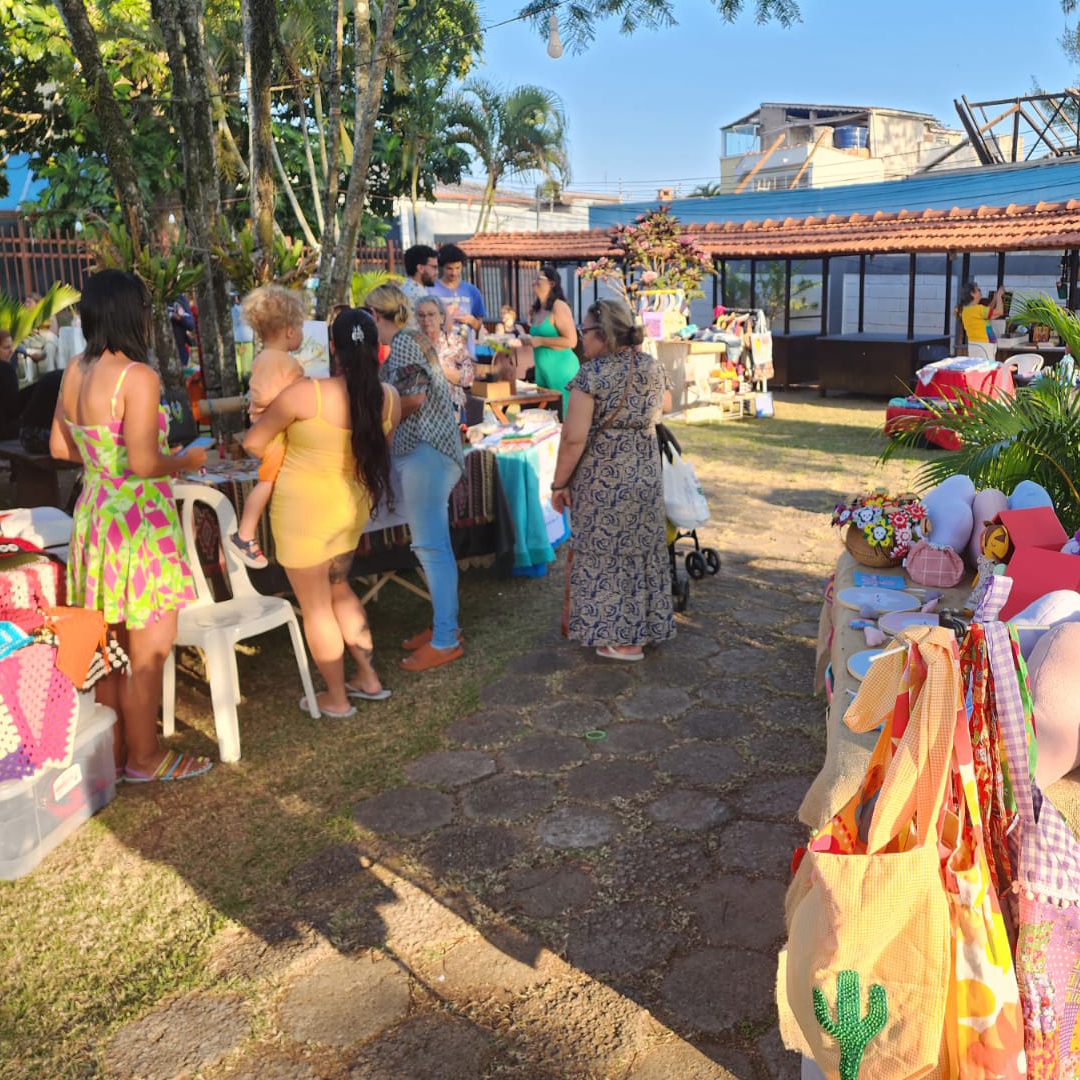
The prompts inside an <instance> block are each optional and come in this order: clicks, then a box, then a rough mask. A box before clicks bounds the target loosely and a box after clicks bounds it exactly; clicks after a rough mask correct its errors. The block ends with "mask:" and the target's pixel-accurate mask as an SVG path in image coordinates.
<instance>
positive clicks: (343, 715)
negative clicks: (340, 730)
mask: <svg viewBox="0 0 1080 1080" xmlns="http://www.w3.org/2000/svg"><path fill="white" fill-rule="evenodd" d="M315 708H316V709H318V710H319V715H320V716H330V717H333V719H335V720H346V719H348V718H349V717H350V716H355V715H356V707H355V706H351V707H350V708H348V709H346V710H345V712H335V711H334V710H333V709H328V708H326V707H325V706H324V705H320V704H319V701H318V698H316V700H315ZM300 710H301V711H302V712H306V713H310V711H311V710H310V709H308V702H307V698H306V697H302V698H301V699H300Z"/></svg>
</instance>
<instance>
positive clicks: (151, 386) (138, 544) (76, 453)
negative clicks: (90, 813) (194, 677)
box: [49, 270, 211, 782]
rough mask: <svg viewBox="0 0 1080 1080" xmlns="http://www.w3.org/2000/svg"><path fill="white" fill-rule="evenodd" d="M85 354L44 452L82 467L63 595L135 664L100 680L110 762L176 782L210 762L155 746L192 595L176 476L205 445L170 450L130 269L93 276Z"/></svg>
mask: <svg viewBox="0 0 1080 1080" xmlns="http://www.w3.org/2000/svg"><path fill="white" fill-rule="evenodd" d="M80 313H81V316H82V326H83V333H84V335H85V337H86V351H85V352H84V353H83V354H82V356H80V357H78V358H77V359H76V361H75V362H74V363H72V365H71V366H70V367H69V368H68V369H67V371H66V372H65V374H64V381H63V383H62V384H61V387H60V396H59V399H58V400H57V404H56V414H55V416H54V417H53V426H52V432H51V436H50V440H49V448H50V451H51V452H52V456H53V457H55V458H60V459H61V460H65V461H77V462H80V463H82V465H83V466H84V467H85V475H84V480H83V490H82V494H81V495H80V496H79V501H78V504H77V505H76V508H75V522H74V527H73V530H72V536H71V549H70V555H69V557H68V578H67V588H68V602H69V603H71V604H74V605H80V606H83V607H87V608H95V609H97V610H98V611H101V612H102V613H103V614H104V616H105V621H106V622H107V623H109V624H110V625H111V626H112V627H113V629H114V630H115V631H116V633H117V636H118V638H119V639H120V643H121V644H122V645H123V646H124V648H125V650H126V651H127V653H128V656H129V658H130V660H131V673H130V675H128V676H126V677H125V676H123V675H120V676H113V677H112V678H109V679H105V680H103V681H102V682H101V683H100V684H99V689H98V699H99V700H100V701H102V702H103V703H104V704H106V705H109V706H110V707H112V708H113V709H114V710H115V711H116V713H117V715H118V717H119V721H120V722H119V724H118V725H117V727H116V740H115V750H116V764H117V769H118V770H120V771H119V776H120V778H121V779H124V780H129V781H132V782H145V781H150V780H182V779H186V778H187V777H190V776H198V775H200V774H201V773H204V772H206V771H207V770H208V769H209V768H210V765H211V762H210V761H209V760H208V759H207V758H198V757H192V756H191V755H189V754H182V753H180V752H179V751H177V750H163V749H162V747H161V745H160V744H159V742H158V737H157V713H158V706H159V704H160V702H161V674H162V669H163V666H164V663H165V658H166V657H167V656H168V654H169V651H170V650H171V649H172V645H173V641H174V640H175V638H176V616H177V611H178V610H179V609H180V608H181V607H183V606H184V605H185V604H189V603H191V602H192V601H193V600H194V599H195V589H194V586H193V582H192V578H191V571H190V570H189V568H188V565H187V560H186V557H185V552H184V539H183V534H182V532H181V529H180V521H179V517H178V515H177V512H176V500H175V498H174V496H173V489H172V482H171V480H170V479H169V478H170V477H171V476H173V475H175V474H176V473H178V472H182V471H184V470H187V469H196V468H198V467H199V466H200V465H202V464H203V462H204V461H205V460H206V451H205V450H202V449H193V450H187V451H185V452H184V453H182V454H177V455H175V456H173V455H171V454H170V453H169V444H168V441H167V439H166V433H167V430H168V423H167V414H166V413H165V410H164V409H163V408H162V407H161V404H160V399H161V383H160V380H159V379H158V376H157V375H156V374H155V372H154V371H153V370H152V369H151V368H150V367H149V366H147V363H146V359H147V349H148V342H149V331H150V297H149V295H148V293H147V291H146V288H145V286H144V285H143V284H142V282H141V281H140V280H139V279H138V278H136V277H135V276H134V275H133V274H126V273H123V272H122V271H119V270H104V271H102V272H101V273H99V274H94V275H93V277H91V278H90V280H89V282H88V283H87V286H86V289H85V290H84V291H83V294H82V300H81V303H80Z"/></svg>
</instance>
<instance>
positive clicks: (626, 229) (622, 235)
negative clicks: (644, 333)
mask: <svg viewBox="0 0 1080 1080" xmlns="http://www.w3.org/2000/svg"><path fill="white" fill-rule="evenodd" d="M610 235H611V243H612V245H613V246H615V247H621V248H622V249H623V252H624V254H623V258H622V262H621V264H620V263H618V262H616V261H615V260H614V259H611V258H602V259H596V260H595V261H593V262H590V263H586V265H585V266H583V267H581V268H580V269H579V270H578V277H580V278H582V279H583V280H584V281H604V282H606V283H607V285H608V286H609V287H610V288H612V289H614V290H615V291H616V293H618V294H619V295H620V296H621V297H622V298H623V299H624V300H625V301H626V303H627V304H628V305H629V307H630V310H631V311H634V310H636V307H637V297H638V295H639V294H640V293H641V291H642V290H643V289H682V290H683V292H684V294H685V296H686V299H687V300H691V299H693V298H694V297H695V296H704V295H705V294H704V293H703V292H702V290H701V280H702V278H704V277H705V276H706V275H709V274H713V273H715V271H714V270H713V266H712V260H711V259H710V258H709V256H708V255H706V254H705V252H703V251H702V250H701V249H700V248H698V247H697V246H696V245H695V244H694V243H693V241H692V240H691V239H690V238H689V237H687V236H684V235H683V228H682V226H681V225H680V224H679V219H678V218H677V217H675V216H674V215H673V214H672V213H671V211H670V210H668V208H667V207H666V206H661V207H660V208H659V209H657V210H650V211H649V212H648V213H647V214H641V215H639V216H638V219H637V221H636V222H635V223H634V224H633V225H616V226H615V227H614V228H613V229H612V230H611V234H610Z"/></svg>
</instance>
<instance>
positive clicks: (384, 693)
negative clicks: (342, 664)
mask: <svg viewBox="0 0 1080 1080" xmlns="http://www.w3.org/2000/svg"><path fill="white" fill-rule="evenodd" d="M345 693H346V694H348V695H349V697H353V698H360V699H362V700H363V701H385V700H386V699H387V698H388V697H389V696H390V695H391V694H392V693H393V691H392V690H387V689H386V687H385V686H384V687H383V688H382V689H381V690H378V691H376V692H375V693H374V694H369V693H368V692H367V691H366V690H361V689H359V688H358V687H356V686H350V685H349V683H346V684H345Z"/></svg>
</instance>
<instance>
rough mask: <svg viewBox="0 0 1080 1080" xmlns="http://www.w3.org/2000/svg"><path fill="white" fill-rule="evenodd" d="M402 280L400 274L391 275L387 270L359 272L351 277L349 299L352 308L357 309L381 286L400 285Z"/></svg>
mask: <svg viewBox="0 0 1080 1080" xmlns="http://www.w3.org/2000/svg"><path fill="white" fill-rule="evenodd" d="M404 280H405V279H404V278H403V277H402V276H401V275H400V274H391V273H390V271H389V270H364V271H360V272H358V273H355V274H353V276H352V282H351V284H350V286H349V299H350V300H351V302H352V306H353V307H359V306H360V305H361V304H362V303H363V302H364V301H365V300H366V299H367V297H368V293H370V292H372V291H373V290H374V289H378V288H379V287H380V286H382V285H400V284H401V283H402V282H403V281H404Z"/></svg>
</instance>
